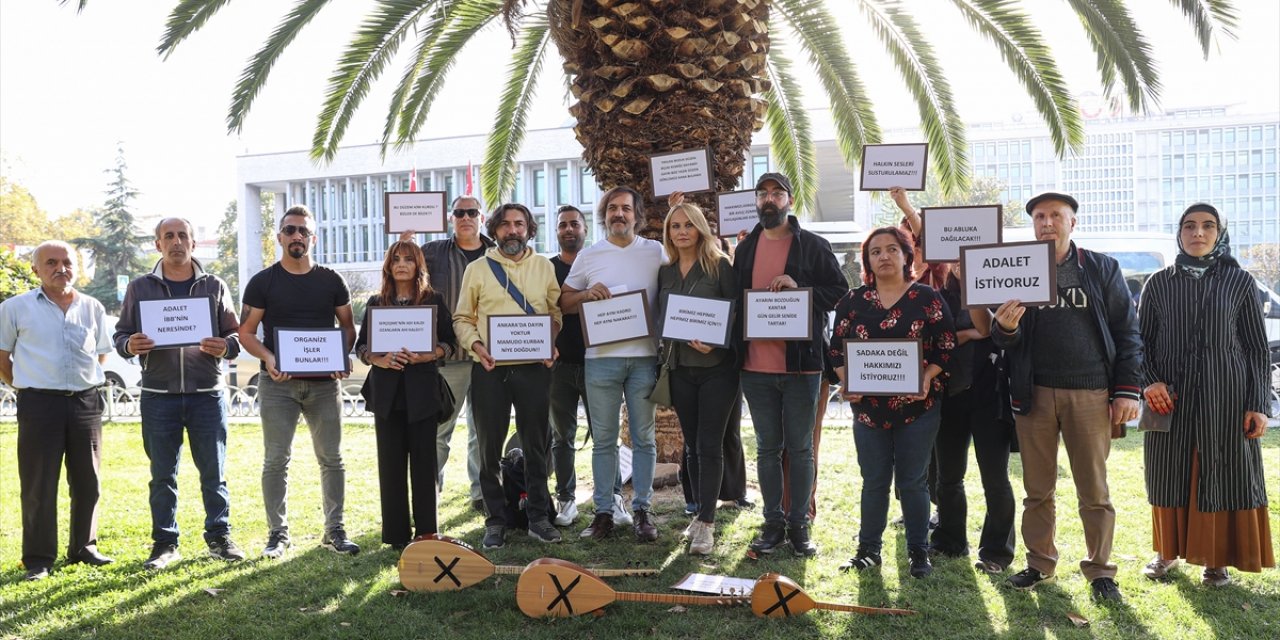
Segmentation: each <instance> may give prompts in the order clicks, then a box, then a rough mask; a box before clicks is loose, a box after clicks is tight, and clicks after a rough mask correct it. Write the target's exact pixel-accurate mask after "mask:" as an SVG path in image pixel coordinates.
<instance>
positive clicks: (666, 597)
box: [614, 591, 750, 606]
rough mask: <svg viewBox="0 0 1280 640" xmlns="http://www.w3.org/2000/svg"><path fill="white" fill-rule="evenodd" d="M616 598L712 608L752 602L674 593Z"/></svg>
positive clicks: (625, 594) (628, 594)
mask: <svg viewBox="0 0 1280 640" xmlns="http://www.w3.org/2000/svg"><path fill="white" fill-rule="evenodd" d="M614 596H615V597H616V598H617V599H618V600H626V601H630V602H656V603H659V604H696V605H711V606H731V605H739V604H745V603H747V602H749V601H750V600H749V599H747V598H739V597H736V596H685V595H677V594H673V593H636V592H634V591H617V592H615V593H614Z"/></svg>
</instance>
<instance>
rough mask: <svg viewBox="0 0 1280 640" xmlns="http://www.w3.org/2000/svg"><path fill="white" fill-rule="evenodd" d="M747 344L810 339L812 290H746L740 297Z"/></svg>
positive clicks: (811, 332) (811, 329) (811, 333)
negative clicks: (762, 341) (760, 341)
mask: <svg viewBox="0 0 1280 640" xmlns="http://www.w3.org/2000/svg"><path fill="white" fill-rule="evenodd" d="M742 300H743V311H742V315H743V321H744V322H745V337H746V339H747V340H810V339H812V338H813V323H812V322H811V321H810V319H811V318H812V315H813V304H812V300H813V290H812V289H810V288H807V287H806V288H803V289H783V290H782V291H778V292H773V291H769V290H768V289H748V290H747V291H746V292H745V293H744V295H743V297H742Z"/></svg>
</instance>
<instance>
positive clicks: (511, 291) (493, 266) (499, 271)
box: [485, 258, 537, 315]
mask: <svg viewBox="0 0 1280 640" xmlns="http://www.w3.org/2000/svg"><path fill="white" fill-rule="evenodd" d="M485 260H487V261H488V262H489V269H490V270H491V271H493V277H495V278H497V279H498V284H500V285H502V288H503V289H505V290H506V291H507V294H508V295H510V296H511V299H512V300H515V301H516V304H518V305H520V308H521V309H524V312H525V313H527V314H529V315H533V314H535V313H537V311H534V309H533V305H530V304H529V301H528V300H525V299H524V294H523V293H520V289H518V288H516V287H515V285H512V284H511V281H510V280H509V279H508V278H507V272H506V270H505V269H503V268H502V265H500V264H498V261H497V260H494V259H493V258H485Z"/></svg>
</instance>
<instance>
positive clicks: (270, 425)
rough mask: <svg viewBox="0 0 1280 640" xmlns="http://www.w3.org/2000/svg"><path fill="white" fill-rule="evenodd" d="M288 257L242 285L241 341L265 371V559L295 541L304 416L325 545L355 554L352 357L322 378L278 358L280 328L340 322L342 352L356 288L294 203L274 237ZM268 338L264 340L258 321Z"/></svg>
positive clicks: (351, 327) (351, 332) (350, 334)
mask: <svg viewBox="0 0 1280 640" xmlns="http://www.w3.org/2000/svg"><path fill="white" fill-rule="evenodd" d="M276 239H277V240H278V241H279V242H280V246H281V247H283V248H284V255H282V256H281V257H280V261H279V262H277V263H275V264H273V265H271V266H270V267H267V268H266V269H263V270H262V271H260V272H258V273H257V274H256V275H254V276H253V278H252V279H250V280H249V284H248V285H247V286H245V289H244V313H243V314H242V315H243V317H242V318H241V322H240V344H241V345H243V346H244V348H245V350H247V351H248V352H249V353H251V354H253V355H254V356H255V357H257V358H258V359H259V360H262V370H263V371H265V372H266V373H267V375H265V376H262V375H260V376H258V380H259V382H258V400H259V403H260V405H261V415H262V440H263V444H264V448H265V453H264V454H263V462H262V501H263V503H264V505H265V506H266V509H267V525H268V527H269V529H270V530H269V532H268V535H267V545H266V547H265V548H264V549H263V550H262V555H263V557H266V558H279V557H281V556H283V555H284V553H285V551H286V550H287V549H288V548H289V547H290V546H291V543H290V538H289V520H288V505H287V504H286V496H287V495H288V474H289V457H290V455H291V453H292V450H293V436H294V432H295V431H296V429H297V426H298V416H299V414H301V415H302V416H305V417H306V419H307V426H308V428H310V430H311V440H312V446H313V447H314V449H315V452H316V459H317V461H318V462H319V463H320V496H321V500H322V502H323V506H324V529H325V533H324V537H323V539H322V540H321V545H322V546H323V547H325V548H326V549H329V550H331V551H334V552H336V553H341V554H347V555H355V554H357V553H359V552H360V547H359V546H357V545H356V543H354V542H352V541H351V540H350V539H349V538H348V537H347V534H346V529H345V527H344V525H343V522H342V507H343V498H344V496H343V492H344V490H345V488H344V485H345V482H346V477H345V470H344V468H343V465H342V453H341V444H342V395H341V391H340V389H339V388H338V385H339V381H340V380H342V379H343V378H346V377H347V376H348V375H349V372H350V371H351V363H350V358H349V356H348V357H347V362H346V363H345V364H346V366H345V370H344V371H338V372H334V373H332V374H330V375H327V376H321V377H301V376H292V375H290V374H288V373H282V372H281V371H280V369H279V367H278V364H277V360H276V344H275V336H274V332H275V329H276V328H278V327H284V328H291V329H312V328H315V329H331V328H333V325H334V319H335V318H336V319H337V321H338V326H339V327H340V328H341V329H342V336H343V346H344V351H343V353H344V354H345V353H349V352H350V351H351V346H352V344H354V342H355V337H356V331H355V323H354V321H353V319H352V313H351V292H350V291H349V290H348V289H347V283H346V282H345V281H344V280H343V279H342V276H340V275H338V273H337V272H335V271H333V270H332V269H328V268H325V267H322V266H320V265H317V264H315V263H314V262H312V260H311V249H312V247H313V246H314V245H315V242H316V235H315V221H314V218H312V216H311V212H310V211H309V210H307V208H306V207H305V206H302V205H297V206H294V207H290V208H289V210H288V211H286V212H285V214H284V217H282V218H281V219H280V232H279V233H278V234H276ZM259 324H262V325H263V338H262V339H261V340H259V339H258V335H257V332H258V325H259Z"/></svg>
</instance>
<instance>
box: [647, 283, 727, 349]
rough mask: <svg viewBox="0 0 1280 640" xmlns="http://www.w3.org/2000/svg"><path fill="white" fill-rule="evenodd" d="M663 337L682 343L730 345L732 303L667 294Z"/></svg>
mask: <svg viewBox="0 0 1280 640" xmlns="http://www.w3.org/2000/svg"><path fill="white" fill-rule="evenodd" d="M666 304H667V306H666V313H665V314H664V315H665V317H664V318H662V337H663V338H665V339H667V340H680V341H682V342H692V341H694V340H698V341H701V342H702V343H703V344H706V345H709V346H712V347H726V346H728V345H729V329H730V324H729V323H730V320H731V318H732V316H733V301H732V300H725V299H723V298H699V297H697V296H684V295H680V294H676V293H673V294H670V295H668V296H667V303H666Z"/></svg>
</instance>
